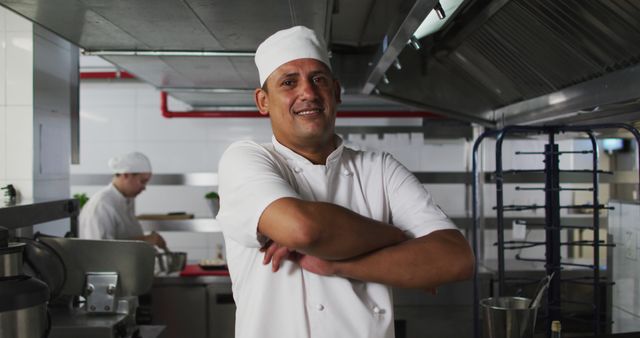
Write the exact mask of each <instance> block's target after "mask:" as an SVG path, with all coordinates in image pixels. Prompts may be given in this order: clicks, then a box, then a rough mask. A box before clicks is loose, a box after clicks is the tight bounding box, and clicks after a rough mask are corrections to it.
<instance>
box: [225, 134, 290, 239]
mask: <svg viewBox="0 0 640 338" xmlns="http://www.w3.org/2000/svg"><path fill="white" fill-rule="evenodd" d="M286 170H287V169H286V167H285V166H284V165H282V164H281V163H279V162H278V160H277V159H276V158H275V157H274V155H273V154H271V153H269V151H267V150H266V149H265V148H264V147H262V146H260V145H259V144H257V143H255V142H249V141H241V142H236V143H234V144H232V145H231V146H230V147H229V148H228V149H227V150H226V151H225V153H224V154H223V155H222V158H221V159H220V165H219V168H218V187H219V193H220V212H219V213H218V222H219V224H220V226H221V227H222V231H223V233H224V235H225V237H229V238H231V239H233V240H234V241H236V242H238V243H240V244H242V245H245V246H248V247H259V246H260V245H261V244H262V243H261V236H260V235H259V233H258V222H259V220H260V216H261V215H262V213H263V212H264V210H265V209H266V208H267V207H268V206H269V204H271V203H273V202H274V201H276V200H278V199H280V198H284V197H296V198H299V195H298V193H297V192H296V191H295V189H294V188H293V186H292V184H291V183H290V181H289V180H287V171H286Z"/></svg>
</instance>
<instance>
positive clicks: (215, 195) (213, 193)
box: [204, 191, 220, 200]
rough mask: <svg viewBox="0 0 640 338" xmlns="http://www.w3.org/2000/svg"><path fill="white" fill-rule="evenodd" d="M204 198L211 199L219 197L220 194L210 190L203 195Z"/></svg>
mask: <svg viewBox="0 0 640 338" xmlns="http://www.w3.org/2000/svg"><path fill="white" fill-rule="evenodd" d="M204 198H207V199H211V200H212V199H220V195H218V193H217V192H215V191H211V192H208V193H207V194H206V195H204Z"/></svg>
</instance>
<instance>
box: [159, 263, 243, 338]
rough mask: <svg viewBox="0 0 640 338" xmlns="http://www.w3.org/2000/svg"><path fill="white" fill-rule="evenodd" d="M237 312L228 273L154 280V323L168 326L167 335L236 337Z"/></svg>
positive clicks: (168, 337) (200, 337)
mask: <svg viewBox="0 0 640 338" xmlns="http://www.w3.org/2000/svg"><path fill="white" fill-rule="evenodd" d="M235 311H236V306H235V304H234V302H233V295H232V293H231V279H230V278H229V277H227V276H198V277H180V276H178V275H172V276H162V277H156V278H155V280H154V283H153V288H152V290H151V317H152V324H155V325H166V326H167V330H166V335H165V337H167V338H174V337H175V338H178V337H189V338H233V337H234V332H235Z"/></svg>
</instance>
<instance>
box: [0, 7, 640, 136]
mask: <svg viewBox="0 0 640 338" xmlns="http://www.w3.org/2000/svg"><path fill="white" fill-rule="evenodd" d="M0 5H3V6H4V7H6V8H8V9H10V10H12V11H14V12H16V13H18V14H20V15H22V16H24V17H26V18H27V19H29V20H31V21H33V22H35V23H37V24H39V25H41V26H42V27H44V28H47V29H48V30H50V31H52V32H54V33H56V34H58V35H59V36H61V37H63V38H65V39H67V40H69V41H70V42H72V43H74V44H76V45H78V46H79V47H81V48H83V49H84V51H85V53H87V54H93V55H99V56H101V57H102V58H104V59H106V60H108V61H109V62H111V63H112V64H114V65H115V66H116V67H117V68H119V69H122V70H126V71H128V72H130V73H132V74H134V75H135V76H136V77H138V78H140V79H141V80H143V81H145V82H148V83H150V84H151V85H153V86H155V87H157V88H159V89H162V90H164V91H166V92H168V93H169V95H171V96H172V97H174V98H177V99H179V100H182V101H184V102H185V103H187V104H189V105H191V106H192V107H193V108H194V109H202V108H205V107H244V106H252V105H253V103H252V99H251V95H247V93H249V94H250V91H251V90H252V89H254V88H255V87H256V86H257V85H258V80H257V78H258V75H257V70H256V69H255V66H254V64H253V58H252V56H253V53H254V51H255V49H256V47H257V45H258V43H259V42H260V41H262V40H263V39H264V38H266V37H267V36H268V35H270V34H271V33H272V32H274V31H276V30H279V29H283V28H287V27H290V26H292V25H305V26H308V27H310V28H312V29H314V30H315V31H316V32H317V33H318V34H321V35H323V36H324V37H325V39H326V40H327V41H328V42H329V46H330V49H331V51H332V65H333V68H334V70H335V72H336V74H337V76H338V78H339V79H340V80H341V83H342V84H343V87H344V96H345V101H346V102H357V103H356V104H354V105H353V106H349V104H347V107H346V108H345V107H342V109H347V110H349V109H364V108H366V109H389V108H391V109H394V110H426V111H431V112H434V113H437V114H440V115H443V116H446V117H449V118H452V119H457V120H462V121H466V122H471V123H476V124H480V125H484V126H487V127H494V126H501V125H506V124H515V123H518V124H536V123H550V122H566V123H589V122H590V121H612V120H615V121H616V122H621V121H627V122H628V121H635V120H638V119H640V118H639V117H640V110H639V108H640V90H637V88H640V68H639V67H640V65H638V62H639V61H640V4H639V3H637V2H634V1H581V0H564V1H557V0H511V1H508V0H491V1H487V0H465V1H463V2H462V4H461V6H460V7H459V8H458V9H457V10H456V11H455V12H454V13H446V15H447V16H448V19H449V21H447V23H446V24H444V26H443V27H442V28H441V29H440V30H439V31H436V32H435V33H432V34H430V35H428V36H426V37H424V38H422V39H420V40H419V41H417V42H418V43H419V45H420V46H421V48H420V49H416V48H413V47H412V46H411V44H408V42H409V40H410V39H411V38H412V36H413V34H414V32H415V30H416V29H417V28H418V26H420V23H421V22H422V21H423V20H424V18H425V17H426V16H427V15H428V14H429V13H430V12H431V11H432V9H433V8H434V7H435V6H437V5H438V2H437V1H435V0H417V1H416V0H407V1H395V0H349V1H346V0H314V1H308V0H265V1H250V0H234V1H232V0H219V1H200V0H160V1H159V0H136V1H113V0H111V1H108V0H75V1H68V0H0ZM351 98H354V99H353V100H351Z"/></svg>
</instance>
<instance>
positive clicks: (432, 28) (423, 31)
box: [413, 0, 464, 39]
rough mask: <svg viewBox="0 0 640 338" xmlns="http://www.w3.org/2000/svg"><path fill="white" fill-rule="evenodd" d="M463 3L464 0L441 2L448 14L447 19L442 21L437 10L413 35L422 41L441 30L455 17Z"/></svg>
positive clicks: (432, 12)
mask: <svg viewBox="0 0 640 338" xmlns="http://www.w3.org/2000/svg"><path fill="white" fill-rule="evenodd" d="M463 1H464V0H440V5H441V6H442V9H443V10H444V12H445V13H446V14H447V15H446V17H445V19H443V20H440V18H438V13H437V12H436V11H435V10H434V11H431V12H430V13H429V15H427V17H426V18H425V19H424V21H422V23H421V24H420V27H418V29H417V30H416V32H415V33H414V34H413V35H414V36H415V37H416V38H418V39H422V38H423V37H425V36H427V35H430V34H433V33H435V32H437V31H438V30H440V28H441V27H442V26H443V25H444V24H445V23H446V22H447V21H448V20H449V19H451V18H452V17H453V15H452V14H453V13H454V12H455V11H456V10H457V9H458V7H459V6H460V4H462V2H463Z"/></svg>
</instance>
